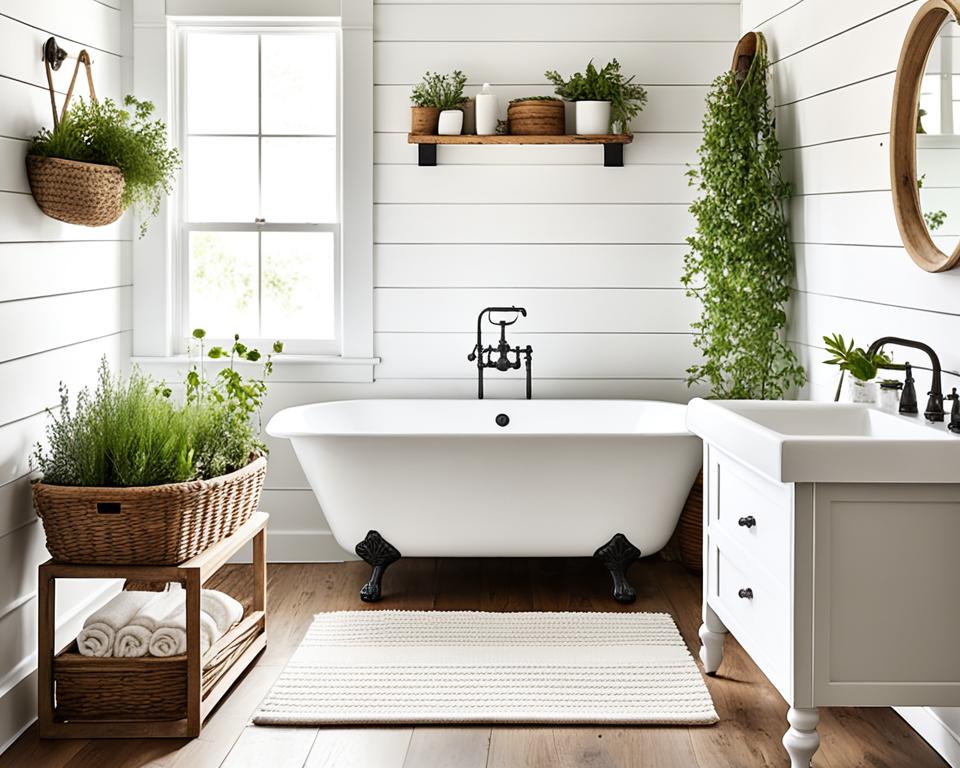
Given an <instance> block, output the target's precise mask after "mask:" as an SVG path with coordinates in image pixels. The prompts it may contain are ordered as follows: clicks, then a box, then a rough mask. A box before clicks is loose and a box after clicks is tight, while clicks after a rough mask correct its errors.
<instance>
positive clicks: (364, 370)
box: [130, 354, 380, 384]
mask: <svg viewBox="0 0 960 768" xmlns="http://www.w3.org/2000/svg"><path fill="white" fill-rule="evenodd" d="M130 361H131V362H132V363H133V364H134V365H137V366H139V367H140V370H141V371H143V372H144V373H147V374H149V375H151V376H154V377H155V378H158V379H163V380H181V379H182V378H183V376H184V375H185V374H186V372H187V371H188V370H190V368H191V367H193V366H194V365H196V364H197V362H198V359H197V356H196V355H170V356H169V357H144V356H134V357H132V358H131V359H130ZM379 362H380V358H379V357H341V356H340V355H288V354H279V355H274V356H273V375H272V376H271V377H270V381H271V382H273V383H279V382H345V383H352V382H355V383H358V384H362V383H371V382H372V381H373V380H374V379H373V374H374V370H375V369H376V366H377V365H378V364H379ZM229 364H230V363H229V360H212V359H210V358H205V359H204V361H203V367H204V370H206V371H208V372H210V371H213V372H215V371H218V370H220V369H221V368H224V367H226V366H228V365H229ZM234 365H235V366H238V367H242V368H250V369H254V368H258V367H259V366H260V365H261V364H260V363H250V362H247V361H245V360H238V361H234Z"/></svg>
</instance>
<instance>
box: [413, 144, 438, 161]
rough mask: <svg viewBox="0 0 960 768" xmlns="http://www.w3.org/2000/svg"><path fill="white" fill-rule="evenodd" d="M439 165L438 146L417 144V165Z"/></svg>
mask: <svg viewBox="0 0 960 768" xmlns="http://www.w3.org/2000/svg"><path fill="white" fill-rule="evenodd" d="M436 164H437V145H436V144H417V165H419V166H433V165H436Z"/></svg>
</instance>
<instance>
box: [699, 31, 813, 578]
mask: <svg viewBox="0 0 960 768" xmlns="http://www.w3.org/2000/svg"><path fill="white" fill-rule="evenodd" d="M748 44H749V45H748ZM742 48H749V49H750V57H749V59H748V60H747V61H741V57H739V56H735V57H734V61H735V62H738V63H740V64H743V65H744V66H742V67H740V66H738V70H737V71H733V70H728V71H726V72H724V73H723V74H721V75H720V76H719V77H717V78H716V79H715V80H714V81H713V84H712V86H711V89H710V92H709V93H708V95H707V100H706V114H705V116H704V119H703V141H702V143H701V145H700V149H699V151H698V155H699V165H698V167H697V168H695V169H691V170H690V171H688V175H689V178H690V185H691V186H693V187H695V188H696V189H697V191H698V193H699V196H698V199H697V200H696V201H695V202H694V203H693V204H692V205H691V207H690V211H691V213H693V216H694V218H695V220H696V230H695V234H694V235H692V236H691V237H689V238H687V243H688V245H689V246H690V250H689V252H688V253H687V255H686V257H685V259H684V273H683V277H682V282H683V285H684V286H685V287H686V290H687V295H688V296H690V297H691V298H694V299H696V300H697V301H698V303H699V305H700V318H699V319H698V320H697V321H695V322H694V323H693V331H694V339H693V343H694V347H695V348H696V349H697V350H698V351H699V352H700V354H701V356H702V360H701V361H700V362H698V363H696V364H695V365H692V366H691V367H690V368H688V369H687V373H688V377H689V378H688V380H687V383H688V384H690V385H695V384H700V385H707V386H708V387H709V391H710V396H712V397H716V398H730V399H763V400H776V399H779V398H782V397H784V396H785V395H786V394H787V393H789V392H790V391H791V390H792V389H793V388H795V387H800V386H802V385H803V384H804V383H805V381H806V372H805V371H804V369H803V367H802V366H801V365H800V364H799V362H798V361H797V358H796V356H795V355H794V353H793V350H792V348H791V347H790V345H789V344H788V343H787V341H786V339H785V338H784V326H785V325H786V320H787V315H786V311H785V306H786V303H787V301H788V299H789V298H790V285H791V282H792V280H793V275H794V259H793V249H792V247H791V244H790V237H789V229H788V225H787V218H786V212H785V205H786V201H787V199H788V197H789V194H790V188H789V185H788V184H787V183H786V182H785V181H784V180H783V177H782V175H781V158H780V147H779V145H778V143H777V137H776V132H775V129H774V121H773V113H772V110H771V106H770V98H769V94H768V92H767V74H768V72H767V70H768V60H767V49H766V44H765V43H764V40H763V36H762V35H760V34H754V33H750V34H749V35H747V36H746V37H745V38H744V39H743V40H742V41H741V44H740V45H739V46H738V53H739V52H740V49H742ZM701 483H702V479H701V478H698V481H697V484H696V485H695V486H694V489H693V491H691V496H690V498H689V499H688V501H687V504H686V506H685V507H684V511H683V515H682V516H681V528H680V552H681V556H682V558H683V561H684V563H686V564H687V565H689V566H690V567H693V568H699V567H700V562H701V554H702V549H701V539H700V536H701V530H702V529H701V520H702V515H703V511H702V504H701V503H700V499H702V487H701Z"/></svg>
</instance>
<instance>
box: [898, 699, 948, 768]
mask: <svg viewBox="0 0 960 768" xmlns="http://www.w3.org/2000/svg"><path fill="white" fill-rule="evenodd" d="M893 711H894V712H896V713H897V714H898V715H900V717H902V718H903V719H904V720H905V721H906V722H907V725H909V726H910V727H911V728H913V730H915V731H916V732H917V733H918V734H920V737H921V738H922V739H923V740H924V741H926V742H927V744H929V745H930V746H931V747H933V749H934V750H935V751H936V752H937V754H939V755H940V757H942V758H943V759H944V760H946V762H947V765H949V766H950V768H960V734H958V733H957V732H956V731H954V730H953V729H952V728H950V726H948V725H947V724H946V723H945V722H943V720H942V719H940V717H939V716H938V715H937V712H936V710H935V709H933V708H931V707H894V708H893Z"/></svg>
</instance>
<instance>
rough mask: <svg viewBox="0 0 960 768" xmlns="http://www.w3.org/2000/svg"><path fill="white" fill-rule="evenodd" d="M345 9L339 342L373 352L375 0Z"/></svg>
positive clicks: (356, 353)
mask: <svg viewBox="0 0 960 768" xmlns="http://www.w3.org/2000/svg"><path fill="white" fill-rule="evenodd" d="M342 5H343V7H342V8H341V18H340V26H341V41H340V47H341V80H340V168H341V172H340V185H341V188H340V204H341V208H340V210H341V247H340V258H341V269H340V276H341V278H340V279H341V285H340V289H341V298H340V312H341V317H340V344H341V347H340V349H341V354H343V356H344V357H360V358H369V357H372V356H373V0H350V1H349V2H345V3H343V4H342Z"/></svg>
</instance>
